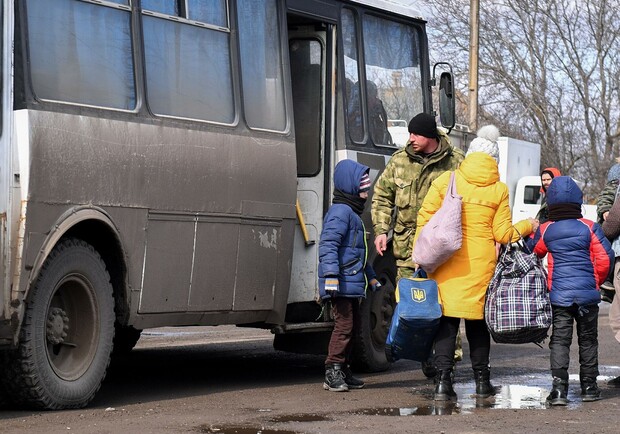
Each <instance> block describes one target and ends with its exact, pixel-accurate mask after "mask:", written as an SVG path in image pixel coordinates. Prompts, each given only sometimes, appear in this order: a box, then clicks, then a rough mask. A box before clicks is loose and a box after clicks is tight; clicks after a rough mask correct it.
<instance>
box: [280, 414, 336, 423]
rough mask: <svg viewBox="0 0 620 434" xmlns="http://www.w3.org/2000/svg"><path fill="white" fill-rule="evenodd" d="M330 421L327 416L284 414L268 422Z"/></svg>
mask: <svg viewBox="0 0 620 434" xmlns="http://www.w3.org/2000/svg"><path fill="white" fill-rule="evenodd" d="M326 420H331V419H330V418H329V417H327V416H323V415H320V414H285V415H283V416H276V417H274V418H273V419H270V420H269V421H270V422H275V423H286V422H323V421H326Z"/></svg>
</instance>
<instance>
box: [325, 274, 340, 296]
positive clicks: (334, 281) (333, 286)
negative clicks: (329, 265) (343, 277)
mask: <svg viewBox="0 0 620 434" xmlns="http://www.w3.org/2000/svg"><path fill="white" fill-rule="evenodd" d="M325 292H327V293H328V294H335V293H336V292H338V278H337V277H326V278H325Z"/></svg>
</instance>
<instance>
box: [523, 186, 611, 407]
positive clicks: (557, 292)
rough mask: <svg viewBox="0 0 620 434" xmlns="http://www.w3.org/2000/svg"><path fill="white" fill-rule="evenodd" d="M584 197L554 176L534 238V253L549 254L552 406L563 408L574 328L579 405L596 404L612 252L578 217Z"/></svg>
mask: <svg viewBox="0 0 620 434" xmlns="http://www.w3.org/2000/svg"><path fill="white" fill-rule="evenodd" d="M582 203H583V194H582V192H581V190H580V189H579V187H578V186H577V184H576V183H575V181H573V179H572V178H571V177H569V176H558V177H555V178H554V179H553V182H552V183H551V184H550V185H549V187H548V189H547V206H548V210H549V221H547V222H545V223H543V224H542V225H540V226H539V228H538V230H537V231H536V234H535V235H534V240H533V243H534V253H536V254H537V255H538V256H539V257H543V256H545V255H547V254H548V257H547V264H548V277H547V283H548V287H549V297H550V299H551V307H552V311H553V331H552V334H551V341H550V342H549V349H550V350H551V374H552V375H553V389H552V390H551V393H550V394H549V396H548V397H547V402H548V403H549V404H551V405H566V404H567V403H568V365H569V361H570V345H571V342H572V339H573V322H575V323H576V324H577V338H578V343H579V364H580V369H579V379H580V382H581V397H582V401H596V400H598V399H600V397H601V392H600V390H599V388H598V386H597V384H596V377H597V376H598V374H599V371H598V310H599V308H598V303H599V302H600V301H601V296H600V293H599V287H600V285H601V283H603V282H604V281H605V279H606V278H607V275H608V273H609V270H610V267H613V263H614V253H613V250H612V249H611V245H610V244H609V241H608V240H607V238H605V235H604V234H603V230H602V228H601V226H600V225H599V224H598V223H595V222H593V221H591V220H588V219H584V218H583V217H582V215H581V204H582Z"/></svg>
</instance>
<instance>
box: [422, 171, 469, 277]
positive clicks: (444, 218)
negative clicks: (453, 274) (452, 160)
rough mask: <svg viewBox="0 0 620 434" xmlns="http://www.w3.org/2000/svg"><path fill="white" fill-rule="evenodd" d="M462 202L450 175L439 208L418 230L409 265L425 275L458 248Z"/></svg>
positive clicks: (461, 235) (461, 234)
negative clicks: (421, 270)
mask: <svg viewBox="0 0 620 434" xmlns="http://www.w3.org/2000/svg"><path fill="white" fill-rule="evenodd" d="M462 203H463V197H462V196H459V195H458V194H457V192H456V177H455V174H454V172H452V175H451V176H450V183H449V184H448V190H447V191H446V196H445V197H444V199H443V203H442V204H441V208H439V209H438V210H437V212H436V213H435V214H434V215H433V216H432V217H431V219H430V220H429V221H428V223H427V224H426V225H425V226H424V227H423V228H422V231H421V232H420V236H419V237H418V239H417V241H416V243H415V245H414V246H413V255H412V259H413V262H415V263H416V264H418V265H419V266H420V267H421V268H422V269H423V270H424V271H426V272H427V273H432V272H434V271H435V270H436V269H437V268H438V267H439V266H440V265H441V264H443V263H444V262H446V261H447V260H448V258H450V256H452V255H453V254H454V253H455V252H456V251H457V250H459V249H460V248H461V244H462V241H463V228H462V226H461V210H462Z"/></svg>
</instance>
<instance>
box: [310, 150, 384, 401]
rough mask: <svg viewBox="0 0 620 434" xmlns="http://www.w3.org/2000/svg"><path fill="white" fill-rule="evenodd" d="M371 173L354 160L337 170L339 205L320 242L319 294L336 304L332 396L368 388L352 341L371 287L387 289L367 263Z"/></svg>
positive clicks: (328, 367)
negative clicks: (356, 366) (357, 370)
mask: <svg viewBox="0 0 620 434" xmlns="http://www.w3.org/2000/svg"><path fill="white" fill-rule="evenodd" d="M369 170H370V169H369V168H368V167H367V166H364V165H362V164H359V163H357V162H355V161H353V160H342V161H341V162H339V163H338V164H337V165H336V168H335V169H334V198H333V204H332V206H331V207H330V208H329V210H328V211H327V214H326V215H325V218H324V220H323V230H322V232H321V240H320V242H319V292H320V296H321V299H322V300H324V301H331V304H332V314H333V317H334V329H333V331H332V335H331V339H330V341H329V347H328V354H327V358H326V360H325V382H324V383H323V388H324V389H325V390H329V391H332V392H346V391H348V390H349V389H361V388H362V387H364V382H363V381H362V380H360V379H359V378H356V377H354V376H353V373H352V372H351V368H350V365H349V364H350V357H351V350H352V348H353V340H352V337H353V336H354V334H355V333H356V332H357V331H358V330H359V328H360V315H359V301H360V299H361V298H363V297H365V296H366V289H367V287H368V286H370V288H371V289H372V290H377V289H378V288H379V287H380V286H381V284H380V283H379V282H378V281H377V278H376V275H375V272H374V270H373V269H372V266H371V265H370V264H368V263H367V262H366V260H367V258H368V248H367V243H366V229H365V228H364V223H363V222H362V219H361V217H360V215H361V214H362V211H363V210H364V204H365V202H366V199H367V198H368V191H369V190H370V185H371V181H370V178H369V175H368V172H369Z"/></svg>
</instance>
